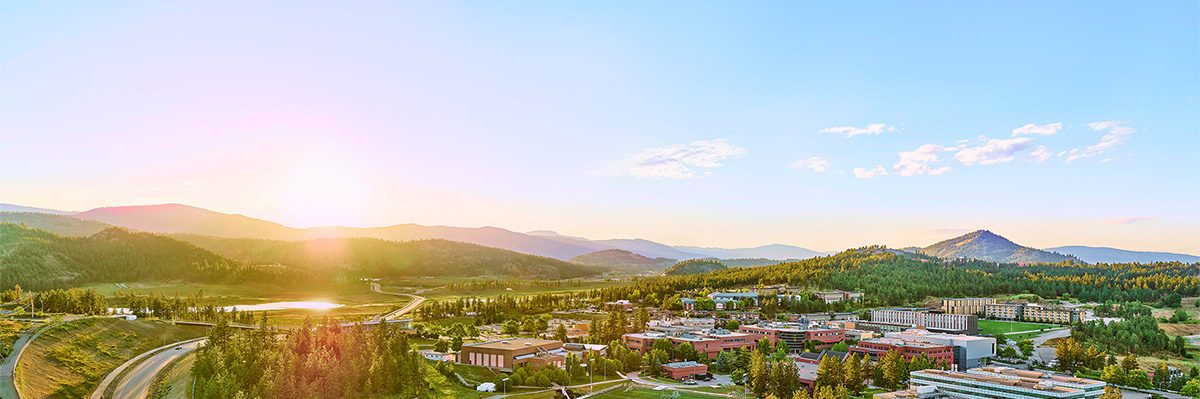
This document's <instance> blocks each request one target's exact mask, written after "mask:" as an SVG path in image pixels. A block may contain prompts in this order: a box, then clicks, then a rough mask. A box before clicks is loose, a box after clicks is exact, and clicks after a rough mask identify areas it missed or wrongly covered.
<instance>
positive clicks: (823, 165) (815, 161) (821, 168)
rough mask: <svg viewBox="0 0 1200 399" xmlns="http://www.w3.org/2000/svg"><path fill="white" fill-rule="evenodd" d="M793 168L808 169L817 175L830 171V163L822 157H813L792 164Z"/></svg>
mask: <svg viewBox="0 0 1200 399" xmlns="http://www.w3.org/2000/svg"><path fill="white" fill-rule="evenodd" d="M792 167H793V168H796V169H808V170H811V171H813V172H817V173H824V172H826V171H828V170H829V161H826V160H825V158H821V157H812V158H807V159H801V160H799V161H796V162H792Z"/></svg>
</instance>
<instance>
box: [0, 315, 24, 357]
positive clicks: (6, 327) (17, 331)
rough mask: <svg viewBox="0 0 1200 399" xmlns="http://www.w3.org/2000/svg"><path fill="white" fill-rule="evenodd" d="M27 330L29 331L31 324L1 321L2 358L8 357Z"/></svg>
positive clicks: (0, 342)
mask: <svg viewBox="0 0 1200 399" xmlns="http://www.w3.org/2000/svg"><path fill="white" fill-rule="evenodd" d="M26 329H29V323H24V322H19V321H12V320H0V358H4V357H8V354H9V352H11V351H12V346H13V344H14V343H16V342H17V337H18V336H20V335H21V333H22V332H24V331H25V330H26Z"/></svg>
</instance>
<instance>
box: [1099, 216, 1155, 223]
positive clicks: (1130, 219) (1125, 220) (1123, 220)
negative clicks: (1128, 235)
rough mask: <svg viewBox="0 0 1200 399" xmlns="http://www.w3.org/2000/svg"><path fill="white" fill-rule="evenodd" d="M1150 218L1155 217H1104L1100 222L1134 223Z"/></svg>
mask: <svg viewBox="0 0 1200 399" xmlns="http://www.w3.org/2000/svg"><path fill="white" fill-rule="evenodd" d="M1150 219H1153V218H1150V217H1145V216H1131V217H1122V218H1112V219H1104V220H1101V221H1100V224H1134V223H1137V222H1141V221H1145V220H1150Z"/></svg>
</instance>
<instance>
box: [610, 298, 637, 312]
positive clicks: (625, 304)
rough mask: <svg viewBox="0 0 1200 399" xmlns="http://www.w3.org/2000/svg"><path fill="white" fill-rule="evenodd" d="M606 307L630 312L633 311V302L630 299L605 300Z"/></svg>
mask: <svg viewBox="0 0 1200 399" xmlns="http://www.w3.org/2000/svg"><path fill="white" fill-rule="evenodd" d="M604 309H606V310H616V311H626V312H629V311H633V302H630V301H629V300H628V299H618V300H616V301H612V302H605V303H604Z"/></svg>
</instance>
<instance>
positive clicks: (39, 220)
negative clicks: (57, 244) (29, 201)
mask: <svg viewBox="0 0 1200 399" xmlns="http://www.w3.org/2000/svg"><path fill="white" fill-rule="evenodd" d="M0 223H15V224H21V225H25V226H28V227H32V228H35V229H42V230H46V231H48V232H51V233H54V234H57V235H60V236H69V237H87V236H90V235H92V234H96V233H99V232H101V231H103V230H104V229H107V228H109V227H113V226H112V225H110V224H106V223H100V222H96V221H92V220H83V219H78V218H74V217H71V216H67V215H57V214H50V213H33V212H0Z"/></svg>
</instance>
